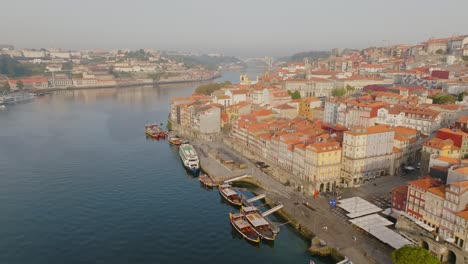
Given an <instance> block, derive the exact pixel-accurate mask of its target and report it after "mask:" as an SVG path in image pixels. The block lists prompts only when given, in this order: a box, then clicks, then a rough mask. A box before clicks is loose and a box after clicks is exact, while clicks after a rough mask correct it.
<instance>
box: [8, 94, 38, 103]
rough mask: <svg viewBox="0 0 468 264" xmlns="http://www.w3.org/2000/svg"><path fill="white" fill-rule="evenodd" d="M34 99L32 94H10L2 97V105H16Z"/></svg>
mask: <svg viewBox="0 0 468 264" xmlns="http://www.w3.org/2000/svg"><path fill="white" fill-rule="evenodd" d="M34 97H36V95H35V94H33V93H22V92H18V93H11V94H7V95H5V96H3V103H4V104H18V103H23V102H29V101H32V100H33V99H34Z"/></svg>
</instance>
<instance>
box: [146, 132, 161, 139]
mask: <svg viewBox="0 0 468 264" xmlns="http://www.w3.org/2000/svg"><path fill="white" fill-rule="evenodd" d="M146 135H147V136H148V137H150V138H154V139H159V134H151V133H149V132H146Z"/></svg>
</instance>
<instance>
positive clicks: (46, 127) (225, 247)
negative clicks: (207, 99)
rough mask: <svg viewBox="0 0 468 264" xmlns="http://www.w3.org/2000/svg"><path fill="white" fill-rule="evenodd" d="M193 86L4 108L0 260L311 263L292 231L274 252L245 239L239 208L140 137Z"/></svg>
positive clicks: (98, 92) (166, 150)
mask: <svg viewBox="0 0 468 264" xmlns="http://www.w3.org/2000/svg"><path fill="white" fill-rule="evenodd" d="M248 74H249V75H250V76H251V78H254V77H255V75H256V74H258V72H255V71H250V72H248ZM224 80H229V81H232V82H238V80H239V72H228V73H225V74H224V75H223V77H222V78H220V79H218V80H217V81H224ZM196 85H198V84H196V83H191V84H173V85H162V86H157V87H131V88H119V89H93V90H75V91H61V92H56V93H53V94H50V95H46V96H43V97H38V98H36V99H35V100H34V101H33V102H30V103H25V104H18V105H14V106H9V107H7V108H6V109H3V110H0V263H9V264H23V263H36V264H42V263H48V264H53V263H112V264H117V263H226V264H228V263H257V264H258V263H309V260H311V259H313V258H311V257H310V256H308V254H307V253H306V249H307V247H308V245H309V242H308V241H307V240H305V239H303V238H302V237H300V236H299V235H298V234H297V233H296V232H295V230H293V229H292V228H291V227H289V226H282V227H281V232H280V234H279V235H278V237H277V240H276V241H275V242H274V244H266V243H260V245H258V246H253V245H251V244H249V243H247V242H246V241H245V240H242V239H241V238H240V237H239V235H238V234H236V233H235V232H234V231H233V230H232V228H231V226H230V223H229V220H228V213H229V212H234V211H236V209H234V208H232V207H231V206H229V205H228V204H226V203H224V202H223V201H222V200H221V198H220V196H219V194H218V192H217V191H207V190H205V189H203V188H202V187H201V186H200V184H199V182H198V180H197V179H196V178H193V177H192V176H189V175H187V174H186V173H185V171H184V168H183V167H182V165H181V163H180V160H179V158H178V155H177V150H176V148H174V147H171V146H170V145H169V144H168V143H167V141H152V140H148V139H146V137H145V134H144V125H145V124H146V123H148V122H158V123H159V122H164V123H165V122H166V120H167V116H168V112H169V99H170V98H172V97H177V96H186V95H189V94H191V93H192V92H193V91H194V88H195V87H196ZM274 221H279V222H280V221H281V220H280V219H274ZM316 263H324V262H321V261H319V260H316Z"/></svg>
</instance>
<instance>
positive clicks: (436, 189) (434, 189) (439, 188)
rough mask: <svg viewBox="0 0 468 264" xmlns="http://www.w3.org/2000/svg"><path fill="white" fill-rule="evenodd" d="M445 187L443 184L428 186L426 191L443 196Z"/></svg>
mask: <svg viewBox="0 0 468 264" xmlns="http://www.w3.org/2000/svg"><path fill="white" fill-rule="evenodd" d="M445 187H446V186H445V185H441V186H436V187H430V188H428V189H427V191H428V192H430V193H433V194H435V195H438V196H440V197H445Z"/></svg>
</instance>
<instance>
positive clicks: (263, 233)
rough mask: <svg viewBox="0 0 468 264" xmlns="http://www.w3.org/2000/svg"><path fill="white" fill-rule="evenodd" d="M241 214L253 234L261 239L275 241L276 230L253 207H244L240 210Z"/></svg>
mask: <svg viewBox="0 0 468 264" xmlns="http://www.w3.org/2000/svg"><path fill="white" fill-rule="evenodd" d="M241 213H242V214H243V215H244V216H245V218H246V219H247V221H248V222H249V223H250V224H251V225H252V227H253V228H254V230H255V232H257V234H258V235H259V236H260V237H262V239H266V240H270V241H273V240H275V237H276V234H277V229H276V227H274V226H273V224H271V223H270V222H269V221H268V220H267V219H266V218H265V217H264V216H262V215H261V214H260V212H259V210H258V209H257V208H256V207H255V206H246V207H242V208H241Z"/></svg>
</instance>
